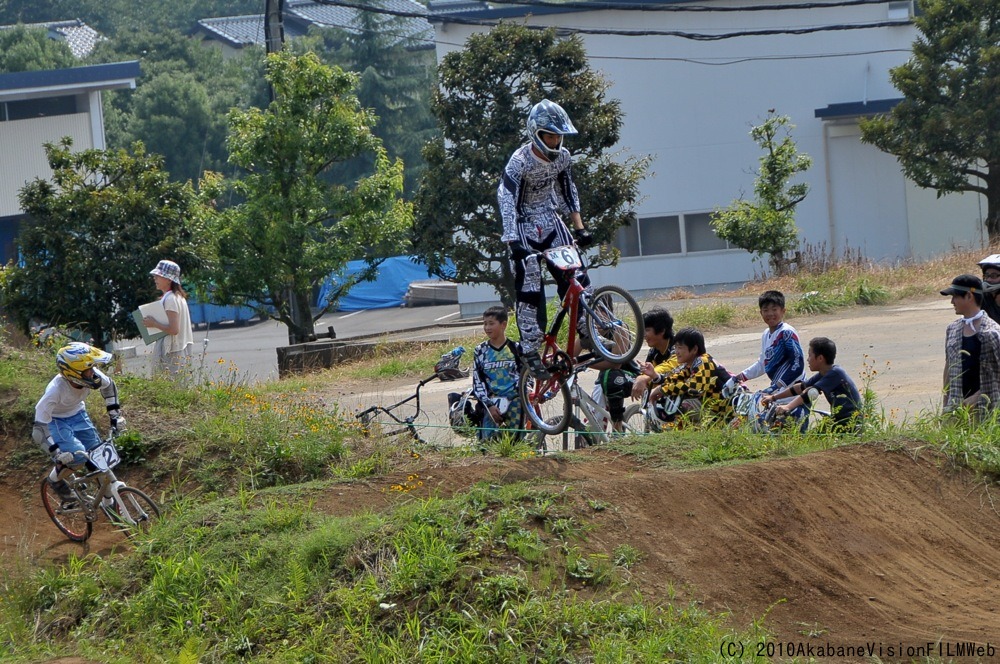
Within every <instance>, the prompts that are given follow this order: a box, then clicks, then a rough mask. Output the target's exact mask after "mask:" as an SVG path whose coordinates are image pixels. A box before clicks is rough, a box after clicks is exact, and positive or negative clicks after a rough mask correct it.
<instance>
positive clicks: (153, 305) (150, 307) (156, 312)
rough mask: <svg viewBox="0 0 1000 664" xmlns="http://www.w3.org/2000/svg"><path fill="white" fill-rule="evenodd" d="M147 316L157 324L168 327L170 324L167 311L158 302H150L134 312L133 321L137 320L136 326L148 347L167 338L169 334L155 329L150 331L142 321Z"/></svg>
mask: <svg viewBox="0 0 1000 664" xmlns="http://www.w3.org/2000/svg"><path fill="white" fill-rule="evenodd" d="M146 316H149V317H150V318H152V319H153V320H155V321H156V322H157V323H162V324H163V325H166V324H167V322H168V319H167V310H166V309H164V308H163V302H161V301H160V300H156V301H154V302H150V303H149V304H140V305H139V308H138V309H137V310H135V311H134V312H132V319H133V320H135V325H136V327H138V328H139V334H141V335H142V340H143V341H144V342H145V344H146V345H147V346H148V345H149V344H151V343H153V342H154V341H156V340H158V339H162V338H163V337H165V336H167V333H166V332H164V331H163V330H157V329H155V328H154V329H152V330H150V329H148V328H147V327H146V325H145V324H144V323H143V322H142V319H143V318H145V317H146Z"/></svg>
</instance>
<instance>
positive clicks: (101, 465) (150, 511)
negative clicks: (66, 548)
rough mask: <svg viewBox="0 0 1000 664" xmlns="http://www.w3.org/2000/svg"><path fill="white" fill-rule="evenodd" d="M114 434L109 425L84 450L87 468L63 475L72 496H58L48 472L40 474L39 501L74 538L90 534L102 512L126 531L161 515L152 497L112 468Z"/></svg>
mask: <svg viewBox="0 0 1000 664" xmlns="http://www.w3.org/2000/svg"><path fill="white" fill-rule="evenodd" d="M117 435H118V432H117V431H116V430H115V429H112V430H111V431H110V432H109V433H108V437H107V438H105V439H104V442H103V443H101V444H100V445H98V446H97V447H95V448H93V449H92V450H90V451H89V452H87V453H86V456H87V458H88V462H87V464H86V467H85V468H86V469H85V470H82V471H74V472H73V474H71V475H70V476H69V477H65V478H64V479H65V481H66V484H67V485H68V486H69V489H70V491H71V493H72V496H71V497H69V498H60V496H59V494H58V493H57V492H56V490H55V489H54V488H53V485H52V483H51V482H49V479H48V477H49V474H48V473H46V474H45V476H44V477H42V485H41V491H42V505H43V506H44V507H45V511H46V512H47V513H48V515H49V518H51V519H52V522H53V523H54V524H56V527H57V528H58V529H59V530H61V531H62V532H63V534H64V535H66V537H68V538H70V539H71V540H73V541H74V542H85V541H86V540H87V539H88V538H89V537H90V535H91V534H92V533H93V531H94V522H95V521H97V519H98V518H99V517H100V515H101V514H103V515H104V516H105V517H107V519H108V521H110V522H111V523H112V524H113V525H114V526H115V527H116V528H119V529H121V530H124V531H125V532H126V534H128V535H132V534H134V533H135V532H137V531H146V530H148V529H149V527H150V526H151V525H152V523H153V521H155V520H156V519H158V518H159V517H160V508H159V507H157V505H156V503H155V502H153V499H152V498H150V497H149V496H147V495H146V494H145V493H143V492H142V491H140V490H139V489H136V488H134V487H130V486H127V485H126V484H125V482H123V481H121V480H120V479H118V477H116V476H115V472H114V470H113V469H114V467H115V466H117V465H118V464H119V463H120V462H121V457H120V456H119V455H118V450H117V448H116V447H115V443H114V440H115V437H116V436H117ZM57 465H59V466H61V464H57ZM60 470H62V468H61V467H60Z"/></svg>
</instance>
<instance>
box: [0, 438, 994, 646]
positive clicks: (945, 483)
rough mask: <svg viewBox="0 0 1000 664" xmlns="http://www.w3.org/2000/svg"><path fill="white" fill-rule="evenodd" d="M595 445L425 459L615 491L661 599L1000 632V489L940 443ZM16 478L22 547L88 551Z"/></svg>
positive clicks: (341, 507) (606, 532) (848, 626)
mask: <svg viewBox="0 0 1000 664" xmlns="http://www.w3.org/2000/svg"><path fill="white" fill-rule="evenodd" d="M580 454H584V455H587V457H588V458H589V462H588V463H579V462H568V461H566V460H560V459H558V458H552V457H547V458H543V459H537V460H530V461H526V462H520V463H517V464H513V463H500V464H496V463H492V462H489V461H486V460H472V461H469V462H468V464H467V465H465V466H452V467H443V468H423V469H419V470H418V471H417V472H419V474H420V475H421V478H422V479H423V481H424V482H425V489H424V490H425V492H426V493H425V494H424V495H432V494H436V495H442V496H445V495H451V494H453V493H455V492H458V491H461V490H463V489H465V488H467V487H468V486H470V485H471V484H472V483H474V482H476V481H482V480H486V481H489V482H491V483H505V482H513V481H525V480H530V481H533V482H535V483H538V484H546V483H557V485H558V486H565V485H570V486H573V487H574V491H573V494H574V495H577V496H579V497H580V500H581V501H583V500H584V499H586V500H601V501H605V502H606V503H608V504H609V505H610V507H609V509H608V510H607V511H605V512H602V513H599V514H596V519H597V522H598V525H599V527H598V528H597V529H596V530H595V531H593V532H592V533H591V535H590V543H589V545H588V548H590V549H591V550H596V551H600V550H602V549H603V550H605V551H606V552H610V551H611V550H612V549H613V548H614V547H615V546H617V545H618V544H621V543H623V542H627V543H630V544H632V545H633V546H635V547H636V548H638V549H639V550H641V551H642V552H643V554H644V560H643V562H642V563H641V564H640V565H639V566H638V567H637V568H636V571H635V577H634V583H635V584H636V585H637V586H638V588H639V589H640V590H641V591H642V592H643V594H644V595H645V596H646V597H647V598H649V599H653V600H666V599H668V598H669V597H670V596H671V594H672V593H674V592H676V594H677V595H678V596H679V598H680V599H681V600H685V601H686V600H698V601H702V602H704V603H705V605H706V607H707V608H709V609H711V610H713V611H725V612H731V613H732V614H733V617H734V619H735V620H736V624H738V625H745V624H747V623H748V622H749V621H751V620H754V619H756V618H759V617H761V616H763V615H765V614H767V618H766V620H765V625H766V626H767V628H768V629H770V630H772V631H773V632H774V633H775V635H776V637H777V639H778V641H780V642H781V643H782V644H784V645H783V647H785V648H787V647H789V646H788V644H795V645H796V647H799V646H801V647H803V648H807V647H809V646H812V647H813V648H816V647H819V646H823V647H826V646H835V647H839V646H856V645H858V644H861V643H872V644H875V647H876V648H877V647H878V646H881V647H882V648H883V661H904V659H902V658H898V657H893V656H890V655H889V654H888V649H889V648H897V647H899V646H900V645H902V646H903V647H904V648H909V647H914V648H915V647H922V646H924V645H925V644H926V643H927V642H932V643H937V642H939V641H940V642H941V643H942V644H955V643H959V642H967V641H968V642H976V643H979V644H987V643H989V644H991V645H993V646H998V645H1000V580H998V577H997V573H996V570H997V569H1000V534H998V533H1000V514H998V512H997V507H995V506H994V504H993V503H994V501H995V500H997V499H998V498H1000V495H998V494H997V490H996V488H995V487H992V488H990V489H988V488H987V487H986V486H985V485H984V484H983V483H981V482H973V481H972V480H971V479H970V477H969V475H968V474H967V473H965V472H958V471H953V470H952V469H949V468H947V467H939V465H937V463H935V461H934V460H933V459H932V458H931V457H930V456H929V455H927V454H926V453H925V454H924V455H923V456H922V457H921V456H918V457H916V458H914V457H913V456H911V455H910V454H909V453H906V452H886V451H883V450H881V449H878V448H875V447H871V446H858V447H848V448H840V449H836V450H832V451H828V452H821V453H816V454H811V455H807V456H804V457H799V458H793V459H784V460H778V461H771V462H768V463H756V464H748V465H741V466H732V467H724V468H710V469H705V470H699V471H689V472H678V471H665V470H657V469H650V468H645V467H640V466H637V465H635V464H634V463H633V462H631V461H630V460H628V459H626V458H620V457H615V456H612V455H610V454H606V453H603V452H601V451H585V452H581V453H580ZM397 479H398V478H393V477H389V478H380V479H378V480H373V481H370V482H366V483H356V484H354V485H348V486H338V487H336V489H334V490H332V491H326V492H323V493H322V494H320V495H318V496H314V497H313V499H314V500H315V504H316V508H317V509H322V510H325V511H329V512H331V513H339V514H344V513H349V512H353V511H356V510H364V509H381V508H384V507H387V506H389V504H390V503H391V502H393V501H394V500H398V499H399V498H394V497H393V496H392V494H391V492H390V493H388V494H387V493H385V492H383V490H382V489H383V488H384V487H385V486H388V485H389V484H391V483H393V482H395V481H397ZM8 481H9V480H8V479H7V478H5V480H4V482H3V483H2V484H0V501H2V502H0V504H2V505H3V508H2V509H0V523H4V524H10V528H9V529H7V530H6V532H5V533H4V550H5V553H6V554H14V555H36V556H42V557H44V558H50V557H55V558H61V557H63V556H65V555H67V554H68V553H69V552H70V551H75V552H77V553H79V552H81V551H82V549H81V547H80V546H79V545H72V544H69V543H66V542H65V540H63V539H61V537H60V535H59V533H58V532H57V531H56V530H55V528H54V527H52V526H51V524H49V523H48V522H47V521H46V520H45V515H44V513H43V512H42V511H41V507H40V506H39V505H38V501H37V500H35V499H34V496H33V495H31V496H25V497H24V498H25V499H22V496H21V495H20V494H18V493H17V492H16V491H15V490H13V489H12V488H11V487H10V486H9V484H8ZM28 524H34V526H29V525H28ZM98 532H100V531H98ZM98 532H95V540H94V542H93V543H92V544H91V547H90V549H89V550H90V551H92V552H97V553H100V554H107V553H108V552H109V551H110V550H111V549H112V546H113V545H114V544H115V543H118V542H119V539H118V537H117V536H115V535H109V534H107V533H103V532H102V533H100V534H98ZM12 545H13V546H12ZM15 548H16V549H17V551H16V552H15V550H14V549H15ZM935 647H936V646H935ZM876 654H877V651H876ZM779 659H781V658H779ZM998 659H1000V655H998ZM817 661H837V662H842V661H865V660H863V659H861V658H857V659H855V658H850V657H848V658H844V657H834V658H818V660H817ZM905 661H909V659H908V658H907V659H905ZM955 661H991V659H990V658H983V659H982V660H977V659H974V658H972V659H956V660H955Z"/></svg>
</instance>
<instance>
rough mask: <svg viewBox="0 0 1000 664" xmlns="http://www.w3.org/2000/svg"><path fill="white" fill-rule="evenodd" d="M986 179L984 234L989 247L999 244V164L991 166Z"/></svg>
mask: <svg viewBox="0 0 1000 664" xmlns="http://www.w3.org/2000/svg"><path fill="white" fill-rule="evenodd" d="M989 173H990V174H989V177H988V178H987V179H986V233H987V234H988V235H989V238H990V246H995V245H996V244H998V243H1000V164H997V165H996V166H995V167H994V166H992V165H991V167H990V171H989Z"/></svg>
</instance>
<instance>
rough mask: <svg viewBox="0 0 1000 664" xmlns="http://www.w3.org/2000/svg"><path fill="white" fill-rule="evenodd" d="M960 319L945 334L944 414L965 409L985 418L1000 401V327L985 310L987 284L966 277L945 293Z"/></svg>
mask: <svg viewBox="0 0 1000 664" xmlns="http://www.w3.org/2000/svg"><path fill="white" fill-rule="evenodd" d="M941 294H942V295H950V296H951V304H952V306H954V307H955V313H956V314H958V315H959V316H961V318H960V319H959V320H956V321H955V322H953V323H951V324H950V325H948V330H947V332H946V335H945V366H944V409H943V410H944V412H945V413H949V412H952V411H954V410H956V409H958V408H960V407H962V406H967V407H969V408H970V409H972V410H973V413H974V415H975V416H976V417H977V418H979V419H981V418H982V417H984V416H986V415H987V414H988V413H989V412H990V411H992V410H993V409H994V408H995V407H996V405H997V402H998V400H1000V324H997V322H996V321H994V320H993V319H992V318H990V317H989V316H987V315H986V312H985V311H983V309H982V305H983V282H982V281H980V279H979V277H976V276H974V275H971V274H962V275H959V276H957V277H955V278H954V279H953V280H952V282H951V285H950V286H949V287H948V288H946V289H944V290H943V291H941Z"/></svg>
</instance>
